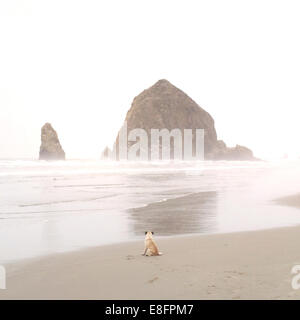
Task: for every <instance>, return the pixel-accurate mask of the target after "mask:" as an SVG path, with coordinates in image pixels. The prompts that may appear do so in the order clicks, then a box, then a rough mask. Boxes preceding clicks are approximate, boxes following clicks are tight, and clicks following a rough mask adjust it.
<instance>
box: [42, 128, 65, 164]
mask: <svg viewBox="0 0 300 320" xmlns="http://www.w3.org/2000/svg"><path fill="white" fill-rule="evenodd" d="M40 160H65V152H64V150H63V148H62V147H61V145H60V142H59V140H58V136H57V133H56V131H55V130H54V129H53V128H52V126H51V124H50V123H45V124H44V125H43V127H42V132H41V147H40Z"/></svg>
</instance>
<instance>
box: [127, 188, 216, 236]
mask: <svg viewBox="0 0 300 320" xmlns="http://www.w3.org/2000/svg"><path fill="white" fill-rule="evenodd" d="M216 202H217V192H214V191H212V192H197V193H192V194H188V195H185V196H182V197H178V198H175V199H168V200H165V201H161V202H154V203H151V204H148V205H147V206H145V207H140V208H133V209H129V210H128V213H129V221H130V227H131V228H132V229H133V230H132V231H133V232H134V233H135V234H136V235H141V234H143V232H144V231H145V230H152V231H154V232H155V233H157V235H162V236H167V235H168V236H169V235H174V234H187V233H208V232H213V231H214V229H215V228H216V222H215V218H216Z"/></svg>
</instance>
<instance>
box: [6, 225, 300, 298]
mask: <svg viewBox="0 0 300 320" xmlns="http://www.w3.org/2000/svg"><path fill="white" fill-rule="evenodd" d="M156 240H157V242H158V244H159V247H160V250H161V251H162V252H164V255H163V256H159V257H144V256H141V252H142V251H143V242H131V243H123V244H118V245H109V246H103V247H98V248H93V249H87V250H82V251H79V252H73V253H65V254H56V255H53V256H48V257H45V258H40V259H35V260H31V261H26V262H22V263H16V264H12V265H7V266H6V269H7V276H8V277H7V289H6V290H0V299H11V298H13V299H299V298H300V289H299V290H294V289H292V287H291V280H292V277H293V275H292V274H291V269H292V267H293V266H294V265H295V264H300V227H289V228H281V229H273V230H264V231H254V232H241V233H232V234H215V235H203V236H187V237H177V238H164V239H159V238H157V239H156Z"/></svg>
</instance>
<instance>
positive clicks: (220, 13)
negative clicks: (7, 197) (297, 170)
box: [0, 0, 300, 158]
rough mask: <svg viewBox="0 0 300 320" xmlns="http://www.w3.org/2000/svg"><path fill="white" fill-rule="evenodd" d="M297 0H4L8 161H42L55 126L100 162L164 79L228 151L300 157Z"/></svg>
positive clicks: (72, 154)
mask: <svg viewBox="0 0 300 320" xmlns="http://www.w3.org/2000/svg"><path fill="white" fill-rule="evenodd" d="M299 17H300V1H297V0H296V1H289V0H282V1H276V0H272V1H264V0H259V1H253V0H252V1H241V0H238V1H212V0H210V1H199V0H197V1H189V0H184V1H183V0H182V1H174V0H171V1H166V0H159V1H155V0H151V1H149V0H148V1H144V0H137V1H132V0H127V1H124V0H123V1H114V0H109V1H108V0H107V1H99V0H97V1H91V0H81V1H76V0H70V1H66V0H58V1H56V0H51V1H45V0H38V1H33V0H32V1H30V0H24V1H22V0H18V1H16V0H1V1H0V158H10V157H22V158H24V157H26V158H37V157H38V151H39V145H40V128H41V126H42V125H43V124H44V123H45V122H51V123H52V125H53V126H54V128H55V129H56V130H57V132H58V135H59V138H60V141H61V144H62V146H63V148H64V150H65V151H66V154H67V157H68V158H90V157H93V158H97V157H99V156H100V154H101V151H102V149H103V147H104V146H105V145H106V144H108V143H111V142H112V141H113V139H114V138H115V136H116V133H117V131H118V129H119V127H120V126H121V124H122V122H123V120H124V118H125V115H126V112H127V110H128V109H129V108H130V104H131V102H132V99H133V98H134V97H135V96H136V95H137V94H139V93H140V92H141V91H142V90H143V89H145V88H148V87H149V86H151V85H152V84H154V83H155V82H156V81H157V80H159V79H161V78H165V79H168V80H169V81H170V82H171V83H173V84H174V85H176V86H177V87H179V88H180V89H182V90H183V91H185V92H186V93H187V94H188V95H189V96H190V97H191V98H193V99H194V100H195V101H196V102H197V103H198V104H199V105H200V106H202V107H203V108H204V109H205V110H207V111H208V112H209V113H210V114H211V115H212V116H213V117H214V119H215V125H216V129H217V133H218V137H219V138H220V139H223V140H224V141H225V142H226V143H227V144H228V145H229V146H233V145H235V144H236V143H238V144H242V145H246V146H248V147H250V148H251V149H252V150H253V151H254V153H255V155H257V156H259V157H264V158H271V157H281V156H282V155H283V154H284V153H288V154H289V155H291V156H300V143H299V138H300V125H299V122H300V119H299V116H300V19H299Z"/></svg>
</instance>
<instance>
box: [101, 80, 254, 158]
mask: <svg viewBox="0 0 300 320" xmlns="http://www.w3.org/2000/svg"><path fill="white" fill-rule="evenodd" d="M125 121H126V122H127V128H128V132H130V131H131V130H132V129H136V128H141V129H144V130H146V132H147V135H148V139H149V141H150V130H151V129H164V128H166V129H168V130H172V129H175V128H178V129H180V130H181V132H182V134H183V129H193V136H194V135H195V134H194V132H195V129H204V158H205V159H206V160H254V159H255V158H254V157H253V154H252V151H251V150H250V149H248V148H246V147H243V146H239V145H237V146H236V147H234V148H228V147H227V146H226V144H225V143H224V142H223V141H222V140H218V139H217V133H216V129H215V125H214V119H213V118H212V117H211V115H210V114H209V113H208V112H207V111H205V110H204V109H202V108H201V107H200V106H199V105H198V104H197V103H196V102H195V101H193V100H192V99H191V98H190V97H189V96H188V95H187V94H185V93H184V92H183V91H181V90H180V89H178V88H176V87H175V86H174V85H172V84H171V83H170V82H169V81H167V80H164V79H163V80H159V81H158V82H156V83H155V84H154V85H153V86H152V87H150V88H149V89H146V90H144V91H143V92H142V93H140V94H139V95H138V96H137V97H135V98H134V100H133V102H132V105H131V108H130V110H129V111H128V113H127V115H126V119H125ZM118 139H119V137H117V139H116V143H115V146H118V142H119V140H118ZM132 144H133V143H132V142H131V143H130V142H128V147H130V145H132ZM171 148H172V146H171ZM107 151H108V149H106V152H104V153H103V154H106V153H107ZM171 153H172V151H171Z"/></svg>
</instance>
